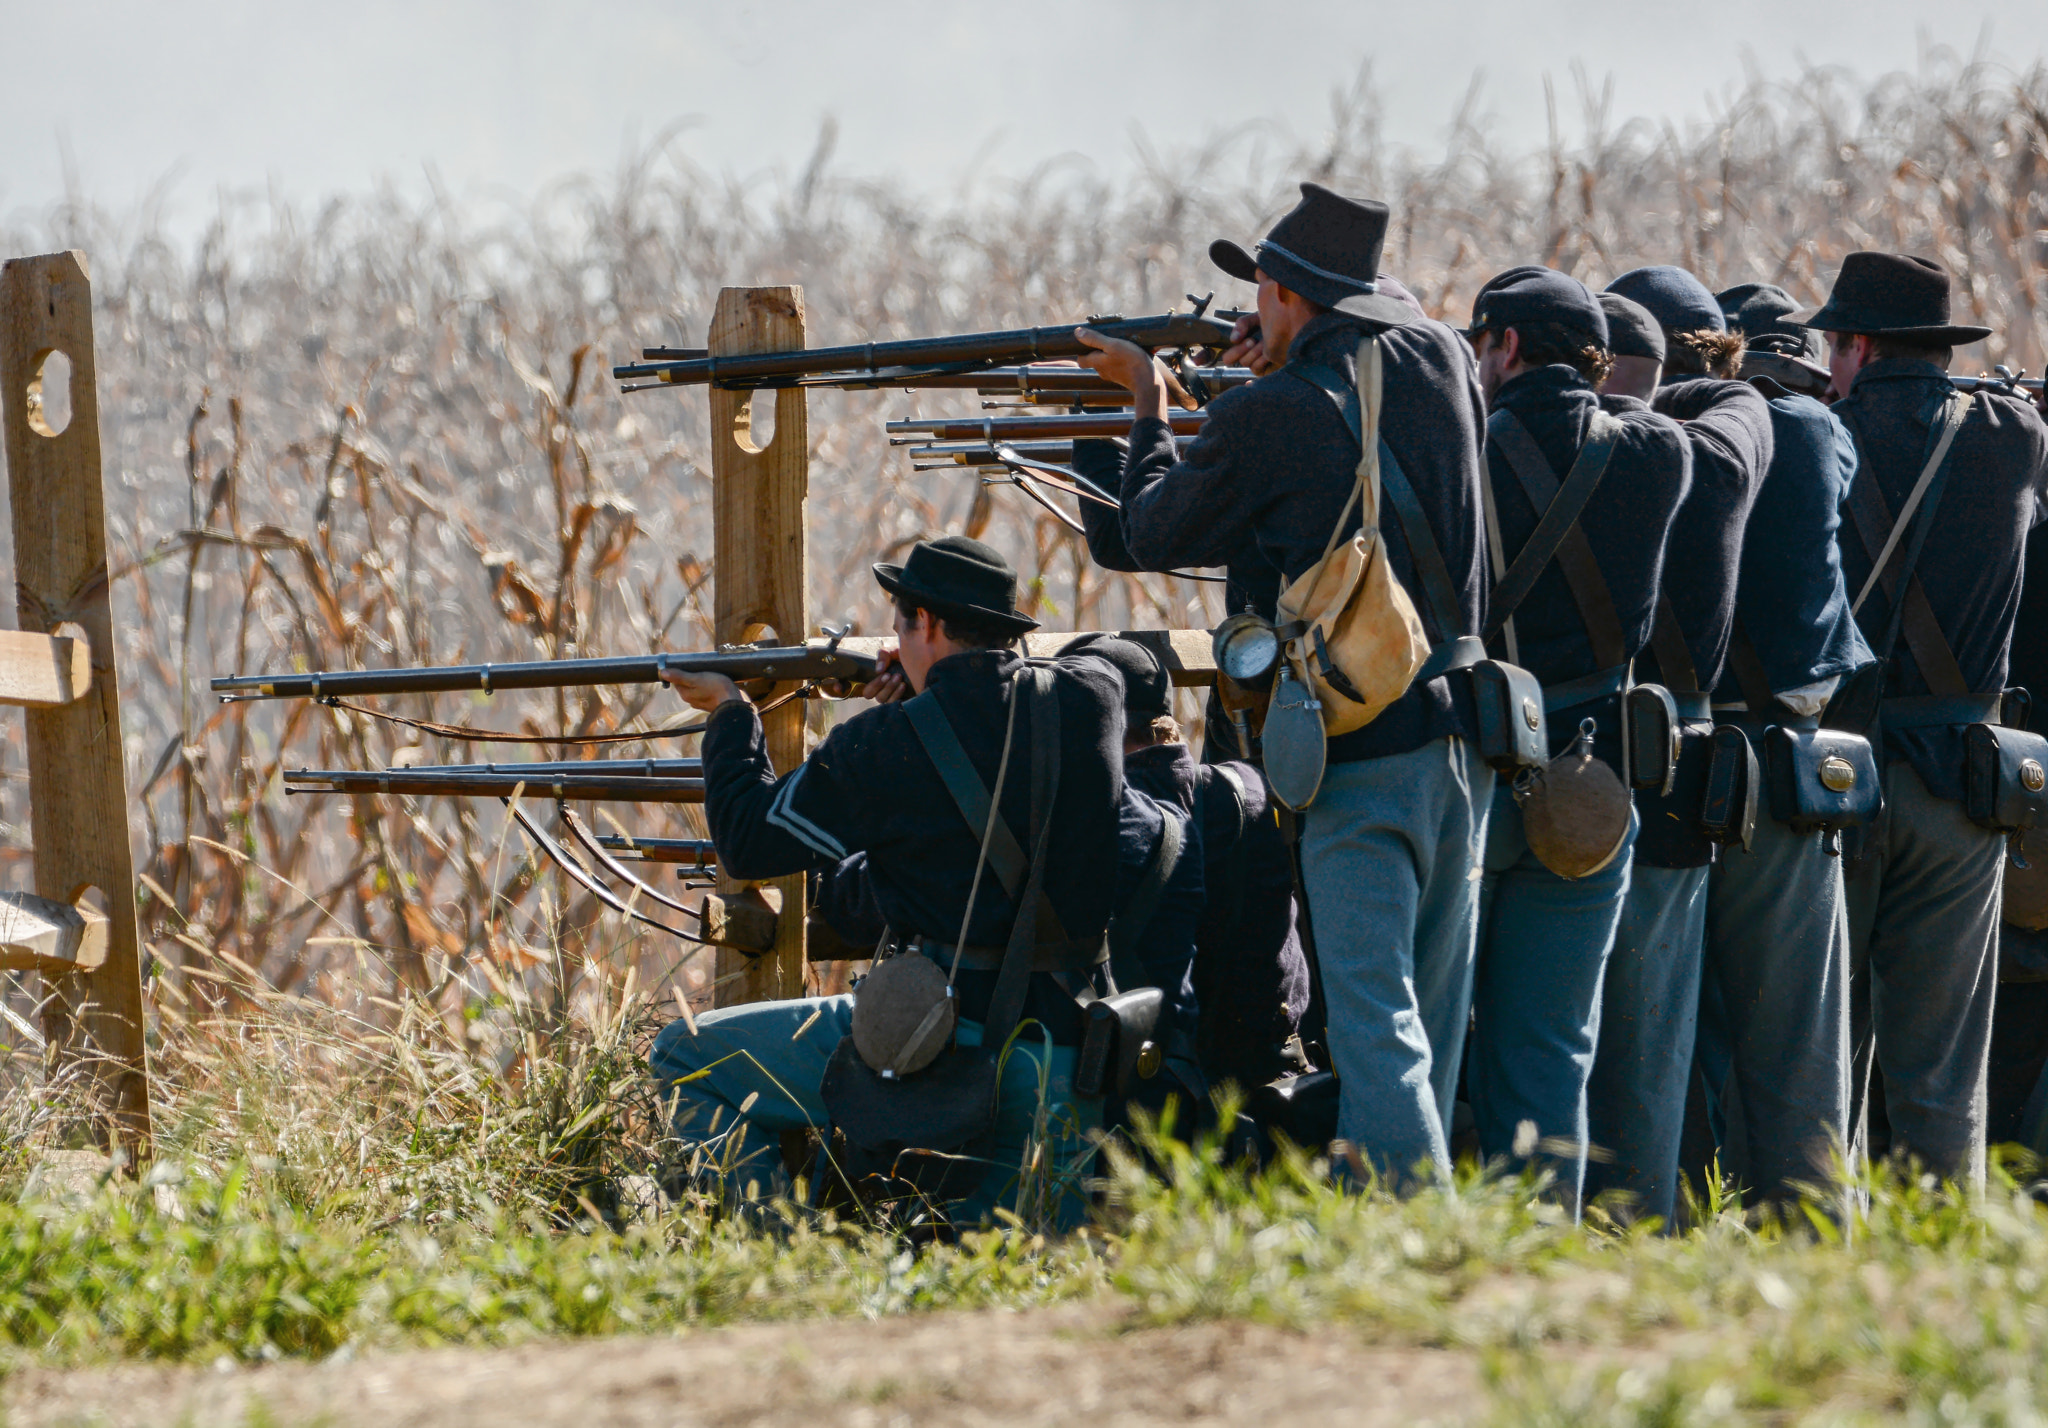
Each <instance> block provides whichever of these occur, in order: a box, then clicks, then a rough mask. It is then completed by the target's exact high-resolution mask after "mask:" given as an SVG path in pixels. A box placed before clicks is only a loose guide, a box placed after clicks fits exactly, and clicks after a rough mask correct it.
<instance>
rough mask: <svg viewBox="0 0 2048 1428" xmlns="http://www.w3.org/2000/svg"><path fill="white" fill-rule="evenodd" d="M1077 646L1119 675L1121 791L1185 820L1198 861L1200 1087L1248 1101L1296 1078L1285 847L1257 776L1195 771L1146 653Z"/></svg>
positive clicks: (1160, 675)
mask: <svg viewBox="0 0 2048 1428" xmlns="http://www.w3.org/2000/svg"><path fill="white" fill-rule="evenodd" d="M1075 647H1076V646H1069V648H1070V649H1071V648H1075ZM1080 647H1083V648H1090V649H1093V650H1094V651H1095V652H1096V653H1098V654H1102V655H1104V656H1106V657H1108V658H1111V659H1114V660H1115V661H1116V663H1117V667H1118V668H1119V669H1120V670H1121V671H1122V673H1123V677H1124V778H1125V780H1126V781H1127V782H1128V784H1129V785H1130V786H1131V787H1132V788H1134V789H1139V790H1142V791H1143V792H1144V793H1146V794H1149V795H1150V796H1152V797H1153V798H1156V799H1158V800H1160V801H1161V802H1162V803H1170V804H1173V805H1175V806H1176V807H1178V808H1180V809H1181V810H1182V811H1184V812H1185V813H1187V814H1188V816H1189V818H1190V819H1191V820H1192V823H1193V828H1194V840H1195V842H1196V843H1197V844H1198V845H1199V847H1200V850H1201V851H1200V857H1201V862H1202V869H1203V874H1202V876H1203V883H1204V890H1205V902H1204V907H1203V913H1202V920H1201V926H1200V928H1199V930H1198V931H1197V933H1196V937H1195V957H1194V993H1195V999H1196V1001H1197V1002H1198V1003H1199V1005H1200V1007H1201V1014H1200V1021H1199V1025H1198V1028H1197V1029H1196V1031H1195V1035H1194V1042H1195V1049H1196V1052H1197V1054H1198V1057H1199V1059H1200V1062H1201V1067H1202V1071H1203V1073H1204V1074H1205V1077H1206V1079H1207V1080H1208V1081H1209V1082H1211V1083H1216V1084H1221V1083H1223V1082H1226V1081H1228V1082H1235V1083H1236V1084H1237V1085H1238V1087H1239V1088H1240V1089H1241V1090H1245V1091H1250V1090H1252V1089H1254V1088H1255V1087H1258V1086H1261V1085H1264V1084H1266V1083H1267V1082H1269V1081H1272V1080H1275V1079H1277V1078H1279V1077H1281V1076H1285V1075H1289V1074H1292V1073H1294V1072H1298V1071H1300V1070H1301V1069H1302V1067H1303V1057H1302V1050H1301V1041H1300V1037H1299V1035H1298V1033H1299V1030H1300V1026H1301V1018H1302V1013H1303V1012H1305V1011H1306V1010H1307V1009H1308V999H1309V976H1308V964H1307V961H1306V959H1305V958H1304V957H1303V955H1302V948H1301V940H1300V938H1299V937H1298V936H1297V935H1296V930H1295V925H1294V875H1293V871H1292V869H1291V868H1290V867H1289V866H1288V848H1287V844H1286V841H1285V839H1284V838H1283V837H1282V835H1281V831H1280V825H1279V821H1278V820H1277V819H1276V818H1275V816H1274V813H1275V809H1274V806H1273V802H1272V797H1271V794H1270V792H1269V790H1268V789H1267V787H1266V779H1265V775H1264V774H1263V773H1261V772H1260V770H1259V767H1258V765H1256V764H1252V763H1247V762H1243V761H1238V760H1226V761H1220V762H1214V763H1199V764H1198V763H1196V762H1195V760H1194V757H1193V755H1192V753H1191V752H1190V751H1189V749H1188V746H1187V744H1186V743H1184V742H1183V741H1182V738H1181V734H1180V726H1179V725H1178V724H1176V723H1175V722H1174V720H1173V717H1172V695H1173V687H1172V685H1171V683H1170V682H1169V680H1168V679H1167V675H1166V671H1165V669H1164V668H1162V667H1161V666H1160V663H1159V661H1158V660H1157V659H1156V658H1154V657H1153V655H1152V652H1151V651H1150V650H1147V649H1146V648H1145V647H1144V646H1142V645H1139V644H1135V643H1133V642H1131V641H1129V640H1113V639H1100V640H1094V641H1092V642H1090V643H1089V644H1088V645H1085V646H1080Z"/></svg>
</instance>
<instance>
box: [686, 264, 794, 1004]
mask: <svg viewBox="0 0 2048 1428" xmlns="http://www.w3.org/2000/svg"><path fill="white" fill-rule="evenodd" d="M803 345H804V293H803V289H802V288H796V287H780V288H726V289H724V290H722V291H721V292H720V293H719V294H718V307H717V310H716V311H715V312H714V313H713V315H712V318H711V332H710V337H709V339H708V343H707V346H708V348H709V350H710V352H711V355H712V356H714V357H725V356H731V355H734V354H737V353H742V352H782V351H790V350H793V349H795V348H799V347H802V346H803ZM774 397H775V432H774V435H773V436H772V437H771V438H770V439H769V440H768V442H767V443H766V445H762V444H760V443H759V442H757V441H756V439H755V433H754V431H753V426H752V411H753V393H751V392H730V391H723V390H720V389H719V388H717V387H713V388H712V389H711V504H712V532H713V534H712V541H713V552H714V556H713V558H714V560H715V562H716V564H715V565H714V567H713V572H712V574H713V593H712V627H713V628H712V632H713V636H714V638H716V639H717V640H718V642H719V643H721V644H724V643H733V642H739V641H744V640H752V639H757V638H759V637H760V634H761V632H762V631H763V630H764V629H772V630H773V631H774V632H775V634H776V636H777V637H778V638H779V639H780V640H782V641H783V642H784V643H791V644H793V643H797V642H800V641H801V640H803V639H804V638H805V637H806V636H807V635H809V634H810V632H811V618H810V590H809V573H810V566H809V561H808V544H807V542H806V540H805V535H804V504H805V501H806V499H807V497H808V496H809V493H810V432H809V430H808V428H807V423H806V421H805V398H804V393H803V391H802V389H801V388H790V389H786V390H783V391H779V392H776V393H775V394H774ZM763 724H764V726H765V728H766V731H767V735H768V756H769V758H770V759H772V760H773V761H774V764H775V770H776V772H777V773H788V772H789V771H790V770H791V769H793V768H795V767H796V766H797V765H798V764H799V763H801V762H802V761H803V757H804V706H803V703H802V701H800V700H797V701H792V702H791V703H789V704H786V705H784V706H783V707H782V708H780V709H777V710H775V711H774V712H772V713H770V714H768V715H766V716H765V717H764V719H763ZM719 886H720V889H721V890H722V891H730V890H733V889H736V888H738V887H740V886H742V884H739V883H735V882H734V881H732V880H731V879H730V878H727V877H725V876H724V875H723V874H722V873H721V874H720V876H719ZM770 886H772V887H776V888H779V889H781V892H782V912H781V917H780V920H779V924H778V928H777V932H776V938H775V950H774V951H773V952H770V953H766V954H764V955H762V956H759V957H749V956H748V955H746V954H745V953H743V952H737V951H734V950H732V949H730V948H725V947H721V948H720V949H719V950H718V970H717V976H718V979H719V987H718V994H717V1000H718V1005H720V1006H730V1005H733V1004H734V1003H738V1002H756V1001H765V1000H769V999H771V998H775V997H800V996H802V995H803V994H804V971H805V961H804V912H805V908H804V880H803V878H802V877H800V876H799V877H793V878H778V879H776V880H775V882H774V883H772V884H770ZM728 977H730V978H731V980H730V981H728V980H726V979H727V978H728Z"/></svg>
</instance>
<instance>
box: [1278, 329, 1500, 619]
mask: <svg viewBox="0 0 2048 1428" xmlns="http://www.w3.org/2000/svg"><path fill="white" fill-rule="evenodd" d="M1280 370H1281V371H1283V372H1285V373H1286V374H1288V375H1289V376H1291V377H1293V378H1295V379H1296V380H1298V381H1302V382H1306V383H1307V384H1308V385H1309V386H1311V387H1314V388H1315V389H1316V390H1317V391H1319V392H1321V393H1322V394H1323V395H1324V396H1326V397H1328V398H1329V399H1330V400H1331V401H1332V402H1334V403H1335V404H1336V407H1337V414H1338V415H1339V416H1341V417H1343V418H1344V425H1345V427H1346V428H1348V429H1349V430H1350V432H1351V439H1352V440H1353V441H1355V442H1358V443H1359V444H1360V445H1361V446H1363V445H1364V441H1365V434H1364V433H1365V415H1364V413H1363V412H1362V411H1361V410H1360V409H1359V403H1358V392H1357V390H1356V389H1355V388H1353V387H1352V385H1351V384H1350V383H1348V382H1346V381H1345V380H1344V379H1343V378H1342V377H1340V376H1339V375H1337V373H1336V372H1335V371H1334V370H1333V369H1331V368H1329V367H1325V366H1324V365H1323V364H1322V363H1320V362H1290V363H1288V364H1287V365H1286V366H1285V367H1283V368H1281V369H1280ZM1379 446H1380V490H1381V492H1382V494H1384V495H1385V496H1386V498H1387V504H1388V505H1389V506H1391V507H1393V510H1394V515H1395V517H1396V518H1397V520H1398V522H1399V524H1400V527H1401V536H1402V538H1403V539H1404V540H1405V541H1406V542H1407V543H1408V563H1409V565H1410V566H1411V567H1412V568H1413V569H1414V571H1415V578H1416V580H1417V581H1418V582H1420V584H1421V586H1422V605H1423V613H1424V615H1425V616H1426V617H1427V619H1428V620H1429V622H1430V623H1431V624H1433V625H1435V626H1436V630H1435V631H1434V633H1433V636H1432V643H1434V644H1441V643H1443V642H1444V641H1445V640H1448V639H1451V638H1454V637H1455V636H1457V635H1458V634H1460V633H1462V632H1463V630H1464V628H1465V615H1464V607H1463V606H1462V605H1460V604H1459V602H1458V587H1457V586H1456V584H1454V583H1453V582H1452V580H1451V568H1450V566H1449V564H1448V563H1447V562H1446V561H1445V560H1444V553H1443V551H1442V549H1441V548H1440V547H1439V546H1438V545H1437V543H1436V532H1435V531H1433V530H1431V529H1430V525H1429V516H1428V514H1427V513H1426V512H1424V510H1423V509H1422V500H1421V498H1420V497H1419V496H1417V495H1416V492H1415V487H1414V486H1413V485H1412V484H1411V483H1410V482H1409V480H1408V473H1407V472H1405V471H1403V470H1402V469H1401V463H1400V461H1399V460H1397V459H1396V458H1395V456H1394V449H1393V448H1392V447H1391V446H1388V445H1387V439H1386V438H1385V437H1381V438H1380V439H1379Z"/></svg>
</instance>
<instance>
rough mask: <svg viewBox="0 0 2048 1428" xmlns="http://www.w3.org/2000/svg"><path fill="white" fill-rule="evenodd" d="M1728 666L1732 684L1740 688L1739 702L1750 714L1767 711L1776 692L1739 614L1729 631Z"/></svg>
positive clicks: (1753, 715)
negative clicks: (1740, 697) (1733, 676)
mask: <svg viewBox="0 0 2048 1428" xmlns="http://www.w3.org/2000/svg"><path fill="white" fill-rule="evenodd" d="M1728 668H1729V669H1730V670H1732V671H1734V674H1735V687H1736V688H1738V689H1740V690H1741V691H1742V702H1743V704H1744V705H1745V706H1747V707H1748V710H1749V713H1750V715H1751V716H1752V717H1758V718H1760V717H1762V716H1763V715H1765V714H1768V713H1770V711H1771V707H1772V704H1773V702H1774V701H1775V699H1776V697H1777V696H1776V695H1775V694H1774V693H1773V692H1772V690H1771V676H1770V674H1769V672H1768V671H1767V670H1765V669H1764V661H1763V656H1762V655H1760V654H1758V653H1757V652H1756V641H1754V640H1752V639H1751V638H1750V637H1749V631H1748V630H1747V629H1745V628H1743V624H1742V617H1741V616H1740V615H1737V616H1736V617H1735V627H1734V629H1732V630H1730V631H1729V634H1728Z"/></svg>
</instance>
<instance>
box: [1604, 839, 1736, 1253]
mask: <svg viewBox="0 0 2048 1428" xmlns="http://www.w3.org/2000/svg"><path fill="white" fill-rule="evenodd" d="M1708 871H1709V870H1708V869H1707V868H1706V867H1698V868H1656V867H1650V866H1648V865H1646V864H1643V863H1635V864H1633V865H1632V866H1631V867H1630V869H1629V885H1628V896H1627V897H1625V898H1623V899H1622V904H1621V920H1620V922H1619V923H1618V924H1617V926H1616V929H1615V934H1614V951H1613V952H1612V953H1610V954H1609V956H1608V958H1607V972H1606V976H1605V979H1604V980H1603V982H1602V986H1601V991H1600V1044H1599V1050H1598V1051H1597V1052H1596V1053H1595V1055H1594V1058H1593V1074H1592V1077H1591V1079H1590V1080H1589V1081H1588V1082H1587V1085H1586V1131H1587V1134H1588V1135H1589V1136H1590V1137H1591V1138H1592V1143H1593V1145H1594V1147H1595V1150H1594V1151H1593V1152H1592V1153H1591V1154H1590V1158H1589V1163H1588V1164H1587V1166H1586V1190H1585V1193H1586V1198H1587V1199H1588V1200H1593V1199H1597V1198H1598V1197H1599V1196H1600V1195H1602V1194H1604V1193H1606V1192H1607V1191H1610V1190H1615V1191H1622V1192H1625V1193H1626V1194H1627V1195H1628V1196H1629V1197H1630V1198H1631V1200H1632V1202H1633V1204H1632V1207H1631V1209H1632V1212H1633V1213H1634V1214H1636V1215H1655V1216H1657V1217H1658V1218H1660V1219H1662V1220H1663V1221H1664V1223H1665V1224H1666V1225H1667V1226H1668V1225H1670V1224H1671V1223H1672V1212H1673V1211H1674V1210H1675V1209H1676V1208H1677V1202H1678V1145H1679V1138H1680V1135H1681V1133H1682V1132H1683V1131H1684V1128H1685V1095H1686V1090H1687V1086H1688V1083H1689V1080H1690V1077H1691V1075H1692V1054H1693V1036H1694V1033H1695V1032H1696V1031H1697V1029H1698V1026H1699V1007H1700V958H1701V950H1702V943H1703V941H1704V940H1705V937H1706V928H1707V899H1708V894H1707V874H1708Z"/></svg>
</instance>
